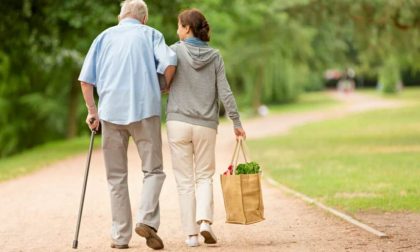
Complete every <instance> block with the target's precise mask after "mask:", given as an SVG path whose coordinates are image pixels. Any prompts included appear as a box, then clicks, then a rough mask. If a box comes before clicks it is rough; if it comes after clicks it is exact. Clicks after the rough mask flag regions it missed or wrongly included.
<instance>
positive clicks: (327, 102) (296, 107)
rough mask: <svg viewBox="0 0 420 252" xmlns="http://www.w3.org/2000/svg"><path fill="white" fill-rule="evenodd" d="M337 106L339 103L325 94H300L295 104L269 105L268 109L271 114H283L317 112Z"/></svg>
mask: <svg viewBox="0 0 420 252" xmlns="http://www.w3.org/2000/svg"><path fill="white" fill-rule="evenodd" d="M338 104H339V102H338V101H336V100H334V99H333V98H332V97H331V96H329V95H328V93H326V92H310V93H305V94H302V95H301V96H300V97H299V99H298V100H297V102H296V103H287V104H279V105H271V106H269V109H270V112H271V113H274V114H283V113H291V112H307V111H312V110H319V109H324V108H328V107H332V106H334V105H338Z"/></svg>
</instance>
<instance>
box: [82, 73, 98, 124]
mask: <svg viewBox="0 0 420 252" xmlns="http://www.w3.org/2000/svg"><path fill="white" fill-rule="evenodd" d="M80 85H81V87H82V93H83V98H84V100H85V103H86V107H87V109H88V116H87V117H86V123H87V124H88V126H89V128H90V129H92V130H93V129H95V130H98V128H99V116H98V110H97V109H96V104H95V97H94V96H93V85H92V84H89V83H86V82H83V81H82V82H81V83H80ZM92 119H93V120H94V121H93V122H92V123H91V120H92Z"/></svg>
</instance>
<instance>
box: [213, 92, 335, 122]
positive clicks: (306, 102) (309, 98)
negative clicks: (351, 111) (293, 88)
mask: <svg viewBox="0 0 420 252" xmlns="http://www.w3.org/2000/svg"><path fill="white" fill-rule="evenodd" d="M236 101H237V103H238V109H239V112H240V115H241V118H242V119H250V118H253V117H255V114H254V111H253V110H252V108H250V107H246V106H245V105H244V104H243V102H242V97H240V96H239V97H236ZM339 104H340V102H339V101H337V100H335V99H334V98H333V97H331V96H330V95H329V94H328V92H309V93H303V94H301V95H300V96H299V98H298V99H297V100H296V101H295V102H290V103H284V104H271V105H268V109H269V114H276V115H279V114H286V113H291V112H307V111H313V110H319V109H324V108H329V107H333V106H337V105H339ZM221 119H222V121H226V118H221Z"/></svg>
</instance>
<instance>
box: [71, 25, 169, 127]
mask: <svg viewBox="0 0 420 252" xmlns="http://www.w3.org/2000/svg"><path fill="white" fill-rule="evenodd" d="M174 61H175V64H176V55H175V54H174V53H173V52H172V51H170V49H169V48H168V47H167V46H166V44H165V41H164V39H163V36H162V34H161V33H160V32H158V31H157V30H155V29H153V28H151V27H148V26H145V25H142V24H141V23H140V22H139V21H137V20H135V19H131V18H126V19H123V20H122V21H121V22H120V23H119V25H117V26H114V27H111V28H109V29H107V30H105V31H104V32H102V33H101V34H100V35H99V36H98V37H97V38H96V39H95V41H94V42H93V44H92V46H91V48H90V50H89V53H88V55H87V56H86V59H85V64H84V66H83V69H82V72H81V74H80V77H79V79H80V80H81V81H85V82H88V83H91V84H93V85H95V86H96V88H97V92H98V95H99V117H100V119H101V120H105V121H108V122H112V123H116V124H122V125H127V124H129V123H132V122H136V121H140V120H142V119H145V118H148V117H151V116H159V115H160V111H161V109H160V88H159V83H158V79H157V73H158V72H159V73H163V72H164V71H165V69H166V67H167V66H168V65H170V64H174Z"/></svg>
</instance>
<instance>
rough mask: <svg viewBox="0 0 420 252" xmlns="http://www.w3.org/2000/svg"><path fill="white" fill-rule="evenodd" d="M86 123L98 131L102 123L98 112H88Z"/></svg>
mask: <svg viewBox="0 0 420 252" xmlns="http://www.w3.org/2000/svg"><path fill="white" fill-rule="evenodd" d="M86 123H87V125H88V126H89V128H90V129H91V130H94V131H98V129H99V124H100V121H99V116H98V113H93V114H88V115H87V117H86Z"/></svg>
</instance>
